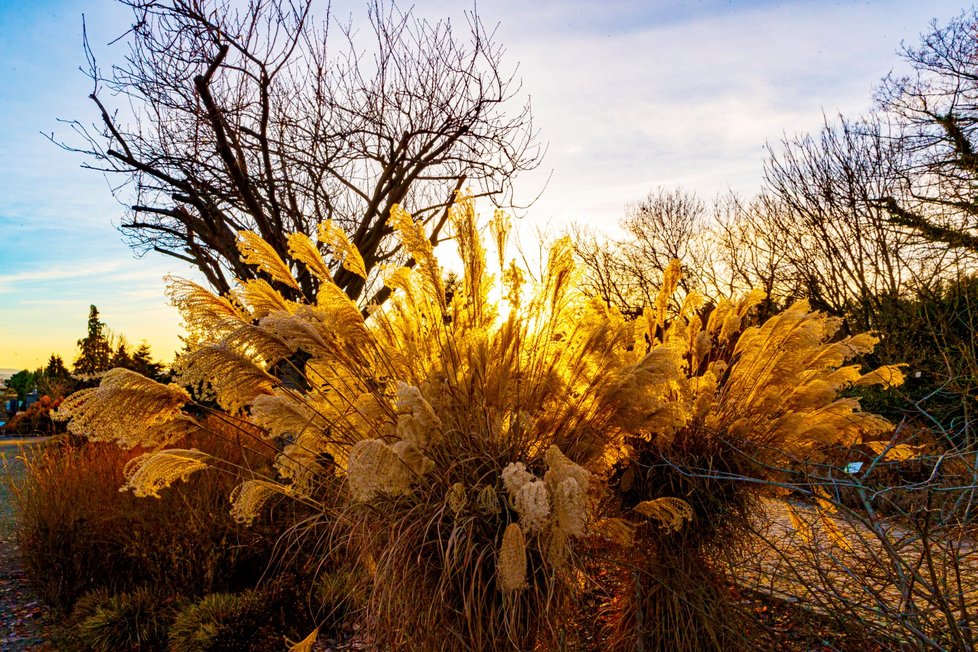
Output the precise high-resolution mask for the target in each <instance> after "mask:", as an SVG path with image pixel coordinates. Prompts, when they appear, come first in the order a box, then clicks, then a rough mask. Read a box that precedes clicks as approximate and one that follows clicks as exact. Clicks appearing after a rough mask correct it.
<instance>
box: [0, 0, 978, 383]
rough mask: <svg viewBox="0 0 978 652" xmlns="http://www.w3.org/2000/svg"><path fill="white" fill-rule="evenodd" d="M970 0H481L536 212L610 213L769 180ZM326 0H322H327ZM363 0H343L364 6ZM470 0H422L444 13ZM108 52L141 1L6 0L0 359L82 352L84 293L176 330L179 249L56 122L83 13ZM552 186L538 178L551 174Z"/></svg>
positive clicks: (347, 8) (78, 62)
mask: <svg viewBox="0 0 978 652" xmlns="http://www.w3.org/2000/svg"><path fill="white" fill-rule="evenodd" d="M962 2H963V0H958V1H956V2H946V1H944V0H930V1H929V2H920V1H919V0H889V1H886V2H882V1H870V0H863V1H859V2H855V1H843V0H839V1H835V2H830V1H813V0H807V1H802V0H782V1H779V2H774V1H764V0H747V1H739V0H726V1H721V0H703V1H699V2H697V1H692V0H691V1H685V2H681V1H678V0H662V1H652V0H647V1H645V2H640V1H630V0H629V1H622V2H616V1H614V0H611V1H608V0H558V1H549V0H543V1H538V2H535V3H533V5H532V6H530V4H529V3H526V2H523V1H522V0H481V1H480V2H479V3H478V9H479V14H480V15H481V17H482V19H483V22H484V23H485V24H486V25H490V26H492V25H496V24H497V23H498V28H497V31H496V38H497V39H498V41H499V42H501V43H502V44H503V45H504V47H505V48H506V58H505V61H504V64H505V65H510V66H518V70H517V76H518V77H520V78H521V79H522V84H523V86H522V88H523V92H524V93H525V94H526V95H528V96H529V98H530V100H531V103H532V109H533V116H534V122H535V125H536V127H537V128H538V129H539V131H540V140H541V141H542V142H543V143H544V144H545V145H546V146H547V153H546V157H545V158H544V160H543V163H542V165H541V166H540V168H539V169H538V170H535V171H532V172H530V173H526V174H524V175H523V176H521V177H519V178H518V179H517V185H516V190H517V196H516V199H517V201H528V200H529V199H532V198H533V197H536V196H537V195H538V194H539V195H540V196H539V199H537V201H536V202H535V203H534V204H533V205H532V206H531V207H530V209H529V210H527V211H524V212H521V213H520V216H521V220H520V222H521V224H522V226H524V227H527V226H532V227H534V228H536V227H537V226H539V227H541V228H549V229H551V230H553V229H558V230H559V229H561V228H564V227H565V226H566V225H568V224H569V223H571V222H575V221H577V222H584V223H586V224H589V225H591V226H596V227H599V228H600V227H607V228H609V229H610V228H613V226H614V224H615V223H616V222H617V220H618V219H619V218H620V217H621V216H622V214H623V209H624V206H625V205H626V204H628V203H630V202H634V201H637V200H638V199H641V198H642V197H643V196H644V195H645V194H646V193H648V192H649V191H650V190H652V189H654V188H656V187H658V186H666V187H673V186H682V187H683V188H685V189H687V190H692V191H695V192H697V193H698V194H699V195H700V196H701V197H703V198H710V197H712V196H714V195H717V194H722V193H725V192H728V191H731V190H732V191H735V192H738V193H740V194H742V195H750V194H753V193H754V192H756V191H757V189H758V188H759V187H760V183H761V174H762V165H763V161H764V157H765V143H768V142H771V143H777V142H778V141H780V139H781V138H782V136H783V135H785V134H788V135H794V134H801V133H804V132H808V131H813V130H816V129H818V128H819V126H820V124H821V122H822V119H823V115H830V116H831V115H835V114H837V113H842V114H844V115H847V116H850V117H854V116H858V115H861V114H863V113H865V112H866V111H867V110H869V109H870V108H871V104H872V93H873V89H874V86H875V84H876V83H877V82H878V81H879V79H880V77H881V76H882V75H884V74H886V73H887V72H889V71H891V70H896V71H899V70H900V65H901V62H900V60H899V57H898V56H897V50H898V48H899V47H900V44H901V42H904V41H906V42H908V43H914V42H916V41H917V39H918V37H919V35H920V34H921V33H922V32H925V31H927V30H928V26H929V24H930V21H931V20H932V19H936V20H937V21H938V22H939V23H944V22H946V21H947V20H948V19H949V18H951V17H953V16H956V15H958V14H960V13H961V11H962V10H963V9H965V8H966V5H964V4H962ZM323 4H325V3H323ZM363 6H364V5H363V3H361V2H353V1H351V0H334V2H333V8H334V10H335V11H338V12H339V13H341V14H351V15H352V17H353V20H354V21H357V20H358V19H359V20H362V19H363V18H364V12H363V9H362V7H363ZM466 6H467V5H466V4H465V3H461V2H458V1H457V0H418V1H417V3H416V5H415V11H416V13H418V14H419V15H421V16H424V17H429V18H432V19H435V18H439V17H445V16H448V17H452V18H453V20H456V21H459V20H461V19H462V16H461V11H462V10H463V9H464V8H465V7H466ZM83 15H84V16H85V22H86V25H87V30H88V35H89V39H90V41H91V43H92V45H93V48H94V50H95V52H96V56H97V57H98V61H99V64H100V65H101V66H107V65H109V64H111V63H112V62H113V61H117V60H118V58H119V57H121V55H122V46H121V45H120V44H116V45H110V42H111V41H113V40H114V39H116V37H118V36H120V35H122V34H123V33H125V31H126V29H127V27H128V25H129V24H130V14H129V12H128V10H127V9H126V8H125V7H122V6H120V5H118V4H117V3H114V2H111V1H110V0H34V1H32V2H25V1H23V0H0V88H2V89H3V91H2V92H0V370H2V369H4V368H10V369H21V368H36V367H38V366H41V365H42V364H43V363H44V361H45V360H47V358H48V356H50V355H51V354H52V353H56V354H58V355H61V356H62V357H63V358H64V359H65V360H66V362H68V363H69V364H70V363H71V361H72V360H73V359H74V358H75V357H76V355H77V349H76V341H77V340H78V339H79V338H81V337H83V336H84V335H85V331H86V323H87V319H88V310H89V305H96V306H97V307H98V308H99V311H100V314H101V318H102V320H103V321H105V322H106V323H107V324H108V326H109V328H110V329H111V330H112V331H113V332H114V333H117V334H124V335H125V336H126V337H127V338H128V339H129V341H131V342H133V343H139V342H140V341H142V340H146V341H147V342H148V343H149V344H150V345H151V346H152V348H153V351H154V352H155V354H156V356H157V357H158V358H159V359H162V360H164V361H169V360H171V359H172V356H173V352H174V351H175V350H176V349H177V348H178V347H179V340H178V335H179V334H180V326H179V322H180V319H179V315H178V314H177V313H176V311H175V309H173V308H172V307H170V306H169V305H168V304H167V301H166V299H165V297H164V281H163V277H164V276H165V275H166V274H176V275H182V276H186V275H188V274H190V273H191V271H190V270H189V269H187V268H186V266H184V265H182V264H181V263H179V262H178V261H175V260H173V259H169V258H165V257H163V256H160V255H155V254H150V255H147V256H145V257H143V258H141V259H136V258H134V256H133V254H132V252H131V251H130V250H129V248H128V247H127V246H126V244H125V243H124V242H123V240H122V236H121V235H120V233H119V231H118V230H117V229H116V227H117V226H118V224H119V222H120V220H121V218H122V217H123V214H124V207H123V206H122V205H121V204H120V203H119V202H118V201H117V200H116V199H114V198H113V196H112V189H111V186H110V183H111V182H110V180H107V179H106V178H104V176H102V175H101V174H100V173H97V172H93V171H90V170H85V169H82V168H81V165H82V163H84V161H85V159H84V158H83V157H82V156H80V155H78V154H75V153H72V152H67V151H64V150H63V149H61V148H59V147H57V146H56V145H55V144H53V143H52V142H51V141H50V140H49V137H51V136H52V135H53V137H54V138H55V139H56V140H66V141H69V142H74V143H78V142H79V140H78V138H77V137H73V134H72V132H71V128H70V126H69V125H67V124H65V123H64V122H62V121H59V120H64V119H77V120H80V121H82V122H84V123H89V124H90V123H93V122H95V121H96V120H97V114H96V113H95V109H94V106H93V105H92V103H91V102H90V101H89V100H88V99H87V96H88V94H89V93H90V92H91V86H90V81H89V80H88V79H87V78H86V77H85V76H84V75H83V74H82V73H81V72H80V71H79V66H82V65H83V64H84V53H83V50H82V16H83ZM541 192H542V194H540V193H541Z"/></svg>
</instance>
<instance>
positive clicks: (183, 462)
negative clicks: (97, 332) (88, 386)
mask: <svg viewBox="0 0 978 652" xmlns="http://www.w3.org/2000/svg"><path fill="white" fill-rule="evenodd" d="M450 220H451V223H452V226H453V227H454V231H455V240H456V242H457V244H458V247H459V253H460V255H461V259H462V262H463V265H464V273H463V275H462V277H461V279H460V280H459V282H458V283H457V284H456V285H454V286H453V287H452V291H451V292H448V291H446V284H445V282H444V280H443V277H442V270H441V268H440V267H439V265H438V261H437V259H436V258H435V255H434V252H433V248H432V245H431V242H430V240H429V236H428V235H427V234H426V233H425V232H424V230H423V229H422V227H421V226H420V225H419V224H418V223H417V222H415V221H414V220H413V219H412V217H411V216H410V215H408V214H407V213H406V212H404V211H403V210H401V209H400V208H399V207H395V208H394V209H393V210H392V211H391V219H390V225H391V227H392V229H393V230H394V231H395V232H396V234H397V235H398V237H399V238H400V241H401V245H402V246H403V249H404V251H405V252H406V253H407V254H408V255H409V256H410V257H411V260H412V261H413V262H414V263H415V266H414V267H413V268H408V267H403V268H398V269H392V270H391V269H388V270H386V272H385V275H384V277H383V278H382V279H367V280H368V282H383V283H384V284H385V285H386V287H387V289H388V290H389V291H390V292H391V293H392V294H391V298H390V300H389V301H388V302H387V303H386V304H385V305H384V306H383V307H382V308H374V307H371V308H369V309H368V310H367V311H366V312H367V314H368V316H367V317H365V315H364V312H361V309H360V308H359V307H358V306H357V305H355V304H354V303H353V302H352V301H351V300H350V299H349V298H347V296H346V295H344V294H343V292H342V291H341V290H340V289H339V288H338V287H337V286H336V285H335V284H334V283H333V282H332V278H331V274H332V273H333V271H335V270H336V269H337V268H338V267H339V266H340V264H342V265H343V266H344V267H345V268H346V270H347V271H349V272H352V273H359V272H358V271H357V270H359V269H361V267H362V266H361V265H358V264H357V256H355V255H354V254H355V253H356V250H355V249H354V248H352V246H349V243H348V242H346V241H345V240H344V241H342V242H329V243H320V245H324V244H328V245H329V247H328V248H329V249H330V250H331V251H333V252H339V254H340V257H341V258H342V260H334V261H333V262H332V264H330V263H327V261H326V260H323V259H322V258H321V256H320V254H319V253H318V250H317V248H316V247H314V246H306V245H307V244H308V243H305V241H302V242H303V243H304V244H303V246H302V247H301V251H298V250H297V251H294V252H293V254H294V255H296V256H297V259H299V260H302V261H303V262H304V263H305V265H306V266H307V269H306V270H302V271H303V273H310V274H313V275H316V276H317V277H319V278H320V280H321V281H322V284H321V286H320V290H319V294H318V296H316V297H308V298H305V299H304V300H299V301H293V300H289V299H287V298H286V297H285V296H283V294H282V293H280V292H279V291H278V289H276V288H279V289H282V288H293V289H294V288H296V287H298V284H297V283H296V282H295V280H294V278H293V277H292V270H290V269H289V268H288V266H286V265H285V264H284V263H283V262H282V260H281V259H280V257H279V256H278V254H277V253H276V251H275V250H274V249H273V247H272V246H271V245H269V244H268V243H265V242H263V241H262V240H260V239H259V238H257V237H256V236H254V234H243V235H242V237H241V244H242V255H243V256H244V257H245V258H246V259H247V260H248V261H249V262H250V263H251V264H254V265H256V266H257V267H258V268H259V271H260V272H261V273H262V274H263V275H264V276H265V277H266V279H267V280H262V279H258V280H252V281H247V282H244V283H242V285H241V287H240V289H239V290H238V291H237V292H235V293H234V294H233V295H231V296H228V297H219V296H215V295H213V294H212V293H210V292H208V291H206V290H205V289H203V288H201V287H199V286H196V285H194V284H193V283H190V282H187V281H174V282H173V284H172V286H171V292H172V294H173V297H174V300H175V303H176V304H177V305H178V307H180V308H181V310H182V311H183V314H184V317H185V321H186V322H187V324H188V325H189V326H190V328H191V330H192V331H194V332H195V339H196V341H198V342H199V346H198V347H197V348H195V349H194V350H193V351H191V352H190V353H189V354H188V355H187V356H185V357H184V358H183V359H182V361H181V366H182V370H181V373H182V378H183V381H184V382H185V383H188V384H193V385H195V386H198V387H206V388H208V392H209V394H208V399H211V400H213V401H214V402H216V404H217V405H219V406H220V407H221V409H222V410H223V412H222V416H221V417H220V418H221V419H223V420H224V421H225V422H227V423H238V424H240V427H241V429H242V431H243V432H248V433H250V434H255V436H256V442H257V443H256V445H266V446H270V447H274V448H275V449H276V450H277V451H279V452H278V455H277V456H276V459H275V469H274V472H271V471H255V472H253V473H250V474H249V475H246V476H245V477H243V478H242V479H243V481H242V482H241V484H240V485H238V486H237V487H236V488H235V490H234V492H233V494H232V500H233V502H234V506H233V513H234V514H235V516H236V517H237V518H238V519H239V520H240V521H241V522H251V521H253V520H255V519H256V518H257V517H258V515H259V514H260V513H261V512H262V508H263V507H264V506H265V505H267V504H268V502H269V501H273V500H276V499H277V498H278V497H279V496H288V497H290V498H293V499H295V500H296V501H297V502H298V503H300V504H302V505H305V506H307V507H308V508H309V509H311V510H313V511H317V512H320V513H322V514H325V515H328V517H329V519H330V520H331V522H332V523H333V534H332V537H331V541H330V543H331V546H332V548H333V550H334V551H342V552H343V553H346V554H349V553H350V552H352V553H354V555H353V562H354V563H355V565H356V568H357V569H359V571H360V572H363V573H365V574H367V575H368V576H369V577H370V578H371V581H370V590H369V597H368V598H367V602H366V606H365V607H364V610H363V614H362V618H363V621H364V623H365V625H366V627H365V629H366V631H367V632H368V633H369V640H370V642H371V643H372V644H373V645H374V646H375V647H377V648H379V649H411V650H441V649H471V650H501V649H514V648H515V649H533V648H541V649H543V648H548V647H559V646H561V645H563V644H564V642H565V641H566V637H565V635H564V632H566V631H567V630H568V629H570V628H572V627H573V625H574V624H575V623H577V622H578V620H577V618H579V616H580V614H579V613H578V609H579V604H580V598H581V596H582V591H583V590H584V589H586V588H587V587H588V586H589V582H590V580H589V578H588V577H587V576H586V571H587V566H586V564H584V563H583V557H582V556H581V553H582V552H583V551H586V550H587V542H588V541H590V540H595V539H600V538H605V539H609V538H610V539H611V540H614V541H616V542H617V543H616V544H615V546H613V549H614V550H615V551H617V552H616V553H615V554H614V555H612V557H613V560H614V561H615V562H617V563H620V564H622V565H623V566H626V567H631V568H635V569H636V571H637V572H636V573H635V574H634V576H633V578H631V580H630V581H633V583H634V586H633V588H632V589H630V593H629V595H634V596H636V597H635V599H634V601H633V605H632V606H631V607H627V606H626V607H625V611H623V612H622V613H621V614H620V617H619V618H618V622H619V623H626V622H629V623H631V624H629V625H628V627H629V630H630V631H624V632H619V633H618V634H617V635H616V636H617V639H616V640H618V641H620V643H621V645H622V646H624V647H635V645H643V644H645V642H648V643H649V644H650V645H653V646H654V647H657V648H662V649H665V648H669V649H681V648H683V647H685V648H688V649H704V648H709V647H713V648H721V647H723V645H725V644H726V643H727V641H728V638H727V637H726V636H725V635H724V636H721V635H719V634H718V633H717V632H718V631H719V630H718V628H717V626H716V625H712V626H711V625H710V624H709V623H710V621H716V620H718V619H719V620H723V621H724V622H729V621H727V619H726V618H725V615H724V614H725V612H724V611H723V604H722V602H721V600H720V599H719V597H718V596H717V582H715V581H713V580H714V579H715V578H714V576H713V574H712V573H711V571H710V570H709V565H707V564H705V563H704V560H705V556H706V555H707V553H708V552H709V551H711V550H715V549H717V548H718V547H719V545H720V543H721V541H720V540H721V539H722V538H724V537H727V536H731V537H733V539H732V540H733V541H734V542H735V541H736V536H737V535H738V533H739V532H740V529H739V528H741V526H740V525H739V523H741V522H742V521H746V515H748V514H749V512H750V511H751V509H752V508H753V500H754V494H753V492H752V490H744V489H741V488H740V487H744V486H747V485H743V484H738V480H737V479H738V478H742V477H743V476H744V474H750V475H756V474H757V473H760V472H759V471H757V469H758V468H759V467H765V466H766V463H767V462H769V461H771V460H775V459H776V460H781V459H782V458H784V457H785V456H788V455H794V454H802V453H803V454H806V455H807V454H814V453H815V452H817V450H818V449H819V447H822V446H825V445H827V444H830V443H838V442H839V441H840V440H846V441H855V440H858V438H859V436H860V435H861V433H862V432H863V431H866V432H872V431H874V430H881V429H883V428H885V427H887V424H886V423H885V422H884V421H882V420H881V419H879V418H876V417H873V416H872V415H867V414H863V413H861V412H859V411H858V403H857V402H855V401H853V400H845V399H837V393H838V392H839V391H840V390H841V389H842V388H844V387H848V386H850V385H853V384H859V383H869V384H872V383H878V382H883V381H884V380H886V379H890V380H895V379H896V378H897V376H898V375H899V373H898V371H897V370H895V369H883V370H881V371H879V372H878V373H876V374H875V375H874V374H865V375H864V374H862V373H860V372H859V371H858V369H857V368H856V367H854V366H845V367H843V366H842V365H843V363H844V362H845V361H846V360H847V359H849V358H851V357H852V356H853V355H856V354H858V353H860V352H863V351H865V350H867V349H868V348H871V346H872V344H873V340H872V338H869V337H867V336H856V337H853V338H848V339H843V340H839V341H837V342H834V343H829V340H830V338H831V337H832V336H833V334H834V331H835V329H836V328H837V326H838V323H837V322H835V321H833V320H830V319H827V318H825V317H824V316H821V315H818V314H814V313H811V312H810V311H809V310H808V306H807V305H805V304H803V303H802V304H797V305H796V306H793V307H792V308H791V309H789V310H788V311H786V312H785V313H784V314H783V315H780V316H778V317H776V318H774V319H772V320H771V321H769V322H768V323H767V324H765V325H764V326H762V327H757V328H747V329H744V328H743V325H744V322H745V320H746V319H747V318H748V313H749V311H750V310H751V307H752V306H753V305H755V304H756V303H757V302H758V301H760V300H761V299H762V298H763V296H762V295H760V294H758V293H752V294H751V295H750V296H748V297H746V298H745V299H744V300H742V301H740V302H739V303H736V304H735V303H731V302H725V303H722V304H721V305H719V306H718V307H717V308H716V309H715V310H713V311H712V313H710V315H709V318H708V319H707V320H706V322H704V319H703V317H704V315H703V314H702V313H703V310H702V303H703V301H702V299H701V298H700V297H698V296H696V295H690V296H688V297H686V299H685V300H684V301H683V302H682V304H681V306H680V309H679V311H678V314H677V313H674V312H670V309H669V308H670V303H671V302H672V297H673V294H674V292H675V290H676V286H677V284H678V280H679V278H678V266H677V265H674V266H673V267H671V268H670V270H669V271H668V273H667V280H666V283H665V284H664V287H663V289H662V292H661V294H660V296H659V299H658V302H657V305H656V306H655V307H654V309H650V310H647V311H646V313H645V314H643V315H641V316H639V317H638V318H637V319H626V318H625V317H623V316H622V315H621V314H620V313H619V312H617V311H616V310H614V309H609V308H608V307H607V306H605V305H604V304H602V303H601V302H600V301H596V300H593V299H591V298H589V297H587V296H585V295H584V294H583V293H581V292H580V291H579V285H578V283H577V275H576V269H575V265H574V261H573V254H572V247H571V245H570V242H569V241H568V240H566V239H565V240H561V241H558V242H557V243H555V245H554V246H553V247H552V249H551V250H550V254H549V259H548V263H547V268H546V271H545V272H544V274H543V275H542V277H541V279H540V280H539V282H538V283H536V284H534V285H533V286H532V287H531V286H530V285H529V284H527V283H526V278H527V274H526V273H525V272H523V271H522V270H521V269H520V268H519V267H518V266H517V265H516V264H515V262H511V263H510V264H509V265H506V263H505V258H504V254H505V240H506V236H507V233H508V225H507V220H506V218H505V217H504V216H502V215H501V214H497V215H496V216H495V217H494V218H493V220H492V222H491V223H490V231H491V232H492V234H493V236H494V238H495V240H496V249H497V251H498V253H499V280H500V282H499V283H498V284H494V279H493V277H491V276H489V275H488V274H487V268H488V263H487V261H486V255H485V250H484V248H483V241H482V239H481V237H480V236H479V233H478V230H477V228H476V218H475V212H474V202H473V200H471V199H463V200H462V201H460V202H458V203H457V204H456V205H455V206H453V207H452V209H451V211H450ZM341 235H342V234H336V233H332V234H331V237H333V238H334V239H335V238H336V237H339V236H341ZM300 240H301V239H299V238H292V239H290V243H291V244H292V245H293V246H295V245H297V243H298V242H299V241H300ZM299 254H301V255H299ZM269 281H271V282H269ZM491 293H496V294H498V296H499V297H500V299H499V300H490V298H489V297H490V295H491ZM202 409H205V408H204V404H203V401H202V400H199V399H198V400H197V402H196V403H195V402H193V401H191V399H190V397H189V396H188V395H187V394H186V392H184V390H183V389H181V388H179V387H176V386H164V385H161V384H159V383H154V382H152V381H150V380H148V379H145V378H142V377H140V376H138V375H136V374H132V373H130V372H125V371H122V370H116V371H113V372H109V374H107V375H106V378H105V380H103V382H102V385H101V386H100V387H99V388H95V389H93V390H90V391H88V392H87V393H84V394H81V395H75V397H73V398H72V399H69V400H68V401H66V403H65V405H64V406H63V408H62V412H63V416H65V417H69V418H71V419H72V422H71V424H70V426H69V427H70V429H71V430H72V431H73V432H76V433H78V434H83V435H86V436H89V437H90V438H93V439H96V440H111V441H117V442H119V443H121V444H123V445H127V446H133V445H144V446H155V448H154V449H153V450H151V451H150V452H149V453H148V454H146V455H144V456H141V457H139V458H137V460H138V461H137V462H134V463H133V464H132V465H131V466H130V467H129V468H128V469H127V474H126V486H127V487H128V488H130V489H132V490H133V491H134V492H135V493H137V494H143V495H155V494H156V493H157V492H159V490H160V489H161V488H162V487H165V486H166V485H169V484H171V483H173V482H174V481H176V480H178V479H184V480H185V479H187V478H188V477H191V478H192V477H194V474H195V473H196V471H198V470H199V469H201V468H205V467H207V466H217V467H222V468H226V467H227V465H228V464H227V461H226V460H224V459H222V458H221V457H220V456H219V455H213V454H211V453H209V452H207V451H201V450H199V449H195V448H172V447H169V446H170V444H172V442H174V441H175V440H177V439H179V438H180V437H181V436H183V435H184V433H186V432H188V431H189V432H199V433H206V432H207V431H208V430H209V425H208V423H206V422H202V421H201V420H200V419H199V418H197V417H195V416H194V414H193V412H195V411H199V410H202ZM133 422H137V423H141V424H144V425H145V426H146V427H145V428H143V429H138V430H137V429H133V428H132V427H131V426H132V423H133ZM255 427H258V428H260V429H261V430H260V432H254V430H253V429H254V428H255ZM758 458H759V459H760V460H761V463H760V464H759V463H757V459H758ZM752 460H753V461H752ZM609 489H610V491H609ZM690 521H692V522H690ZM297 530H301V527H297ZM629 541H632V542H634V543H635V545H634V546H633V547H629V546H628V545H627V543H628V542H629ZM654 585H655V586H661V587H665V588H664V589H663V590H658V589H657V588H655V586H654ZM629 599H631V598H629ZM670 605H671V606H670ZM629 614H634V615H635V618H631V616H629ZM630 618H631V620H629V619H630ZM636 618H638V619H644V620H643V623H635V622H634V621H635V619H636ZM650 632H654V634H649V633H650ZM650 636H651V638H650ZM676 637H680V638H681V639H682V640H681V641H680V642H681V645H680V646H679V648H677V647H675V646H671V645H670V643H671V642H674V641H675V640H678V639H676Z"/></svg>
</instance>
